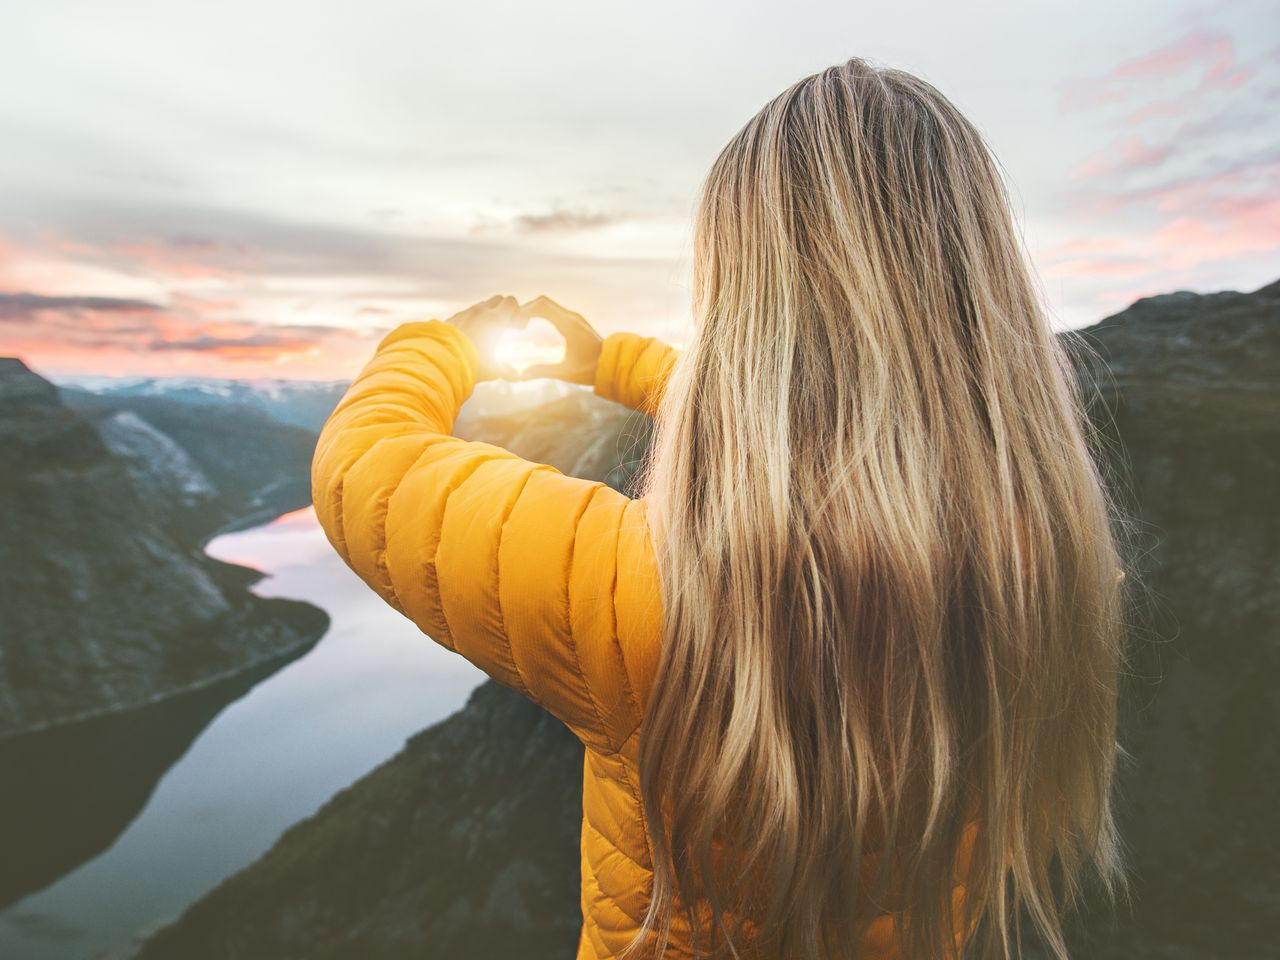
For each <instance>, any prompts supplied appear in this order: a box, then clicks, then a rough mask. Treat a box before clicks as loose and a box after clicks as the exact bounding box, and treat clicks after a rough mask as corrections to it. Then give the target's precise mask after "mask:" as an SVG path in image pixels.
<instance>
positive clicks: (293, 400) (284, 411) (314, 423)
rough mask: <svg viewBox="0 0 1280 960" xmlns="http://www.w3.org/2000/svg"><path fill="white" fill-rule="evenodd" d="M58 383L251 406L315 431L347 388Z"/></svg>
mask: <svg viewBox="0 0 1280 960" xmlns="http://www.w3.org/2000/svg"><path fill="white" fill-rule="evenodd" d="M55 382H56V383H57V385H58V386H59V387H64V388H67V389H69V390H76V391H78V392H80V393H91V394H94V395H96V396H100V397H104V398H107V399H113V400H124V399H133V398H151V399H158V400H167V401H172V402H176V403H182V404H185V405H187V406H195V407H201V406H215V407H219V408H223V407H226V406H227V405H238V406H245V407H252V408H254V409H257V410H259V411H260V412H262V413H265V414H268V415H269V416H271V417H272V418H273V419H275V420H279V421H280V422H281V423H287V424H291V425H293V426H296V427H302V428H303V429H305V430H308V431H310V432H311V433H319V432H320V427H321V425H322V424H323V423H324V421H325V418H326V417H327V416H328V415H329V411H330V410H332V409H333V407H334V404H336V403H337V402H338V399H339V398H340V397H341V396H342V394H343V393H344V392H345V391H346V389H347V382H346V381H338V380H271V379H260V380H221V379H217V378H213V377H101V376H79V375H67V376H61V377H58V378H56V380H55Z"/></svg>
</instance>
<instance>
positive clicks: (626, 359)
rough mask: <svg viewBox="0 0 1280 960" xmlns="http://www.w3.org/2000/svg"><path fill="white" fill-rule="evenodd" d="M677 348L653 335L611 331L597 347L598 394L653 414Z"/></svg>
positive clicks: (596, 380) (673, 363)
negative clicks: (598, 349)
mask: <svg viewBox="0 0 1280 960" xmlns="http://www.w3.org/2000/svg"><path fill="white" fill-rule="evenodd" d="M676 356H677V353H676V350H675V349H674V348H673V347H671V346H669V345H668V344H665V343H663V342H662V341H661V340H658V339H657V338H655V337H643V336H640V335H639V334H636V333H611V334H609V336H607V337H605V338H604V342H603V343H602V344H601V347H600V360H599V362H598V363H597V364H596V375H595V385H594V390H595V393H596V395H597V396H601V397H604V398H605V399H606V400H612V401H614V402H615V403H621V404H622V405H624V406H627V407H630V408H631V409H633V410H642V411H644V412H645V413H648V414H650V415H652V414H653V413H654V412H656V410H657V408H658V404H659V403H660V402H661V400H662V395H663V393H664V391H665V390H666V385H667V380H668V378H669V377H670V375H671V369H672V367H673V366H674V365H675V359H676Z"/></svg>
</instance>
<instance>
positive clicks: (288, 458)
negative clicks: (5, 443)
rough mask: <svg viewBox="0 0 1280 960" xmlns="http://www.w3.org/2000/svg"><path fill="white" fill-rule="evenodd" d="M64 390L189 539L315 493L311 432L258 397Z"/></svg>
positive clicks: (152, 502)
mask: <svg viewBox="0 0 1280 960" xmlns="http://www.w3.org/2000/svg"><path fill="white" fill-rule="evenodd" d="M59 393H60V396H61V398H62V400H63V402H64V403H66V404H67V406H68V407H70V408H71V409H72V410H73V411H75V412H76V413H79V414H80V415H82V416H83V417H85V418H86V419H88V420H89V421H90V422H91V423H92V424H93V426H94V427H95V429H96V430H97V432H98V434H99V435H100V436H101V437H102V440H103V442H104V444H105V445H106V447H107V449H108V450H109V451H110V452H111V453H112V454H114V455H115V456H117V457H119V458H120V459H121V460H123V461H124V463H125V464H126V466H127V467H128V469H129V473H130V476H131V477H132V479H133V481H134V483H135V485H136V486H137V487H138V488H139V490H140V491H141V492H142V493H143V494H144V497H145V499H146V502H147V505H148V508H149V509H150V510H151V512H152V514H153V515H154V516H157V517H160V518H163V520H164V521H165V523H166V524H168V525H169V526H170V527H171V528H173V529H174V530H176V531H177V532H178V534H179V536H181V537H182V538H184V539H187V540H192V541H197V542H203V540H204V539H205V538H207V537H210V536H212V535H213V534H214V533H219V532H223V531H225V530H227V529H232V528H242V527H250V526H255V525H257V524H259V523H263V522H265V521H267V520H270V519H271V518H273V517H277V516H279V515H280V514H282V513H287V512H288V511H290V510H297V509H299V508H301V507H305V506H307V505H309V504H310V503H311V483H310V475H311V453H312V451H313V450H314V449H315V442H316V435H315V433H314V432H311V431H309V430H304V429H302V428H301V427H296V426H291V425H289V424H285V423H281V422H280V421H278V420H275V419H274V418H272V417H271V416H270V415H268V414H267V413H265V412H263V411H262V410H261V409H259V408H258V407H256V406H253V405H251V404H248V403H244V402H239V401H235V402H232V401H226V402H223V403H221V404H219V403H217V402H214V401H213V400H209V401H207V402H204V403H198V404H197V403H188V402H184V401H183V400H180V399H175V398H173V397H169V396H127V395H97V394H92V393H84V392H81V391H78V390H71V389H67V388H65V387H63V388H62V389H61V390H60V391H59Z"/></svg>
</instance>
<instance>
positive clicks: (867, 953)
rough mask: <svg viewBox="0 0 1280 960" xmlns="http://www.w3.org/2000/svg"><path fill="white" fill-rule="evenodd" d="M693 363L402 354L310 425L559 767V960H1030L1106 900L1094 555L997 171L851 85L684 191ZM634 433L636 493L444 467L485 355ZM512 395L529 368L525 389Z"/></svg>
mask: <svg viewBox="0 0 1280 960" xmlns="http://www.w3.org/2000/svg"><path fill="white" fill-rule="evenodd" d="M694 272H695V276H694V281H695V282H694V313H695V317H696V320H697V324H696V328H695V332H694V334H693V337H692V342H691V343H690V344H689V346H688V348H687V349H686V350H685V351H682V352H681V353H680V354H679V355H676V354H674V353H673V352H672V351H671V350H670V349H669V348H668V347H666V346H664V345H663V344H661V343H659V342H657V341H655V340H653V339H652V338H647V337H641V336H638V335H636V334H630V333H616V334H612V335H610V336H608V337H605V338H604V339H603V341H602V340H601V339H600V338H599V336H598V335H596V334H595V332H594V331H593V330H592V329H591V328H590V326H589V324H587V323H586V321H585V320H583V319H582V318H581V317H578V316H577V315H576V314H572V313H570V312H568V311H565V310H564V309H563V308H560V307H558V305H556V304H554V303H551V302H550V301H546V300H545V299H543V300H539V301H535V302H534V303H532V304H528V305H526V306H525V307H520V306H519V305H518V304H516V302H515V301H514V300H512V299H511V298H509V297H507V298H504V297H495V298H493V299H492V300H489V301H486V302H484V303H482V304H477V305H476V306H475V307H472V308H471V309H469V310H466V311H463V312H462V313H461V314H459V315H457V316H455V317H453V318H452V319H451V321H450V322H447V323H445V322H441V321H437V320H431V321H426V322H414V323H408V324H405V325H403V326H401V327H399V328H398V329H396V330H394V331H393V332H392V333H390V334H389V335H388V336H387V337H386V338H385V339H384V340H383V341H382V343H381V344H380V345H379V347H378V349H377V352H376V354H375V356H374V357H373V359H372V360H371V361H370V362H369V364H368V365H367V366H366V367H365V368H364V370H363V371H362V372H361V373H360V375H359V376H358V377H357V378H356V380H355V382H354V383H353V384H352V386H351V388H350V390H349V391H348V392H347V394H346V395H345V397H344V398H343V399H342V401H341V403H340V404H339V405H338V408H337V409H336V410H335V411H334V413H333V415H332V417H331V418H330V420H329V421H328V423H327V424H326V425H325V428H324V431H323V433H322V435H321V438H320V442H319V446H318V448H317V450H316V456H315V464H314V473H313V483H314V491H315V500H316V509H317V513H318V515H319V517H320V522H321V523H322V524H323V526H324V528H325V530H326V532H327V533H328V535H329V538H330V539H331V541H332V542H333V545H334V546H335V547H336V548H337V550H338V552H339V553H340V554H341V555H342V556H343V558H344V559H345V560H346V561H347V562H348V563H349V564H350V565H351V566H352V567H353V568H354V569H355V570H356V571H357V572H358V573H359V574H360V576H362V577H363V578H364V579H365V580H366V581H368V583H369V584H370V585H371V586H373V587H374V589H376V590H377V591H378V592H379V593H380V594H381V595H382V596H383V597H384V598H385V599H386V600H387V602H388V603H390V604H392V605H393V606H395V607H396V608H397V609H398V610H400V611H401V612H402V613H404V614H405V615H406V616H408V617H410V618H411V619H412V620H413V621H414V622H415V623H416V624H417V625H418V626H419V627H421V629H422V630H423V631H424V632H425V633H427V634H428V635H430V636H431V637H432V638H433V639H435V640H436V641H438V642H440V643H442V644H444V645H445V646H447V647H449V648H450V649H452V650H455V651H457V652H458V653H460V654H461V655H462V656H464V657H466V658H467V659H468V660H470V661H472V662H473V663H475V664H477V665H478V666H479V667H480V668H481V669H483V670H484V671H486V672H487V673H488V674H489V675H490V676H492V677H493V678H495V679H496V680H498V681H499V682H501V683H503V684H506V685H507V686H510V687H513V688H514V689H516V690H519V691H521V692H522V693H524V694H526V695H527V696H529V697H530V698H532V699H533V700H534V701H536V702H537V703H539V704H541V705H542V706H543V707H545V708H546V709H547V710H549V711H550V712H551V713H553V714H554V715H555V716H557V717H558V718H560V719H561V720H562V721H563V722H564V723H566V724H567V725H568V726H569V727H570V728H571V729H572V730H573V731H574V733H576V734H577V736H578V737H579V738H580V739H581V740H582V742H583V743H584V744H585V746H586V760H585V775H584V780H583V822H582V909H583V921H584V922H583V931H582V937H581V940H580V945H579V948H578V956H579V957H580V958H585V957H591V958H603V957H620V956H624V955H625V956H635V957H649V956H671V957H677V956H678V957H684V956H695V955H703V956H706V955H711V956H743V957H745V956H752V957H769V958H788V960H792V958H829V957H830V958H835V957H855V956H857V957H904V958H913V960H915V958H920V960H923V958H939V957H950V956H956V955H957V952H958V948H959V947H960V946H961V945H962V944H965V943H966V942H972V944H973V948H974V949H975V950H976V951H977V952H978V953H980V954H981V955H982V956H1008V955H1009V954H1010V952H1011V951H1012V950H1013V949H1014V943H1015V939H1014V938H1015V937H1016V935H1017V933H1018V927H1019V917H1020V916H1021V915H1025V916H1029V917H1030V918H1031V920H1032V921H1033V923H1034V924H1035V926H1036V927H1037V928H1038V931H1039V933H1040V935H1041V936H1042V938H1043V939H1044V940H1045V942H1046V943H1047V944H1048V945H1049V946H1050V948H1051V949H1052V951H1053V952H1054V953H1055V954H1056V955H1057V956H1059V957H1061V956H1065V947H1064V944H1063V939H1062V926H1061V918H1062V916H1063V914H1064V912H1065V910H1066V909H1067V908H1068V907H1069V906H1070V905H1071V904H1072V903H1073V902H1074V901H1075V900H1076V899H1077V897H1078V894H1079V892H1080V890H1081V885H1082V883H1083V882H1084V881H1085V880H1086V879H1088V878H1089V877H1090V876H1093V877H1096V878H1098V879H1100V880H1101V881H1102V888H1103V889H1104V890H1106V891H1108V892H1112V893H1114V892H1115V890H1117V889H1119V888H1120V887H1121V884H1122V880H1123V876H1122V873H1121V864H1120V854H1119V845H1118V841H1117V836H1116V831H1115V827H1114V825H1113V819H1112V813H1111V804H1110V793H1111V782H1112V772H1113V767H1114V764H1115V760H1116V754H1117V749H1118V748H1117V745H1116V742H1115V736H1114V734H1115V708H1116V688H1117V678H1118V674H1119V672H1120V669H1121V659H1122V646H1121V641H1122V628H1121V613H1122V602H1121V593H1120V584H1119V580H1120V578H1121V577H1123V573H1118V571H1119V570H1120V557H1119V553H1118V549H1117V543H1116V540H1115V539H1114V533H1113V529H1112V523H1113V520H1114V517H1113V510H1112V506H1111V502H1110V500H1109V498H1108V496H1107V493H1106V490H1105V487H1104V484H1103V483H1102V481H1101V478H1100V476H1099V473H1098V471H1097V469H1096V468H1095V464H1094V462H1093V460H1092V459H1091V456H1090V452H1089V447H1088V444H1087V440H1088V435H1087V433H1086V428H1085V423H1086V421H1085V420H1084V417H1083V415H1082V410H1081V402H1080V398H1079V396H1078V393H1077V388H1076V386H1075V380H1074V378H1073V373H1072V367H1071V363H1070V361H1069V358H1068V357H1067V356H1065V355H1064V352H1063V348H1062V347H1061V346H1060V344H1059V342H1058V340H1057V338H1055V336H1054V335H1053V334H1052V333H1051V331H1050V327H1049V325H1048V322H1047V319H1046V315H1045V311H1044V308H1043V307H1042V305H1041V303H1040V302H1039V300H1038V299H1037V296H1036V293H1035V289H1034V285H1033V280H1032V277H1031V274H1030V272H1029V270H1028V267H1027V265H1026V263H1025V262H1024V259H1023V256H1022V252H1021V247H1020V245H1019V242H1018V234H1017V232H1016V228H1015V226H1014V224H1013V222H1012V219H1011V216H1010V212H1009V205H1008V200H1007V196H1006V194H1005V192H1004V188H1003V186H1002V182H1001V179H1000V177H999V175H998V172H997V167H996V165H995V163H994V161H993V160H992V158H991V157H990V155H989V153H988V151H987V149H986V148H985V146H984V144H983V141H982V139H981V137H980V136H979V134H978V132H977V131H976V130H975V129H974V127H973V126H972V125H971V124H970V123H969V122H968V121H967V120H965V118H964V117H962V116H961V115H960V114H959V113H958V112H957V110H956V108H955V107H954V106H953V105H952V104H951V103H950V102H949V101H948V100H947V99H946V98H944V97H943V96H942V95H941V94H940V93H939V92H938V91H937V90H935V89H934V88H933V87H931V86H930V85H929V84H927V83H925V82H923V81H921V80H919V79H917V78H916V77H913V76H911V75H910V74H907V73H904V72H901V71H897V70H889V69H882V68H875V67H872V66H870V65H869V64H867V63H866V62H864V61H862V60H858V59H853V60H850V61H848V62H847V63H844V64H841V65H838V66H834V67H831V68H830V69H827V70H825V71H823V72H821V73H819V74H816V75H814V76H812V77H809V78H807V79H805V80H802V81H800V82H798V83H797V84H795V85H794V86H792V87H791V88H789V89H788V90H786V91H785V92H783V93H782V94H781V95H780V96H778V97H777V98H776V99H775V100H773V101H772V102H771V103H769V104H768V105H767V106H766V107H765V108H764V109H763V110H762V111H761V112H760V113H759V114H758V115H757V116H756V117H754V118H753V119H752V120H751V121H750V122H749V123H748V124H747V125H746V126H745V127H744V128H743V129H742V130H741V131H740V132H739V133H738V134H737V135H736V136H735V137H734V138H733V139H732V141H731V142H730V143H729V144H728V146H727V147H725V149H724V151H723V152H722V153H721V154H720V156H719V157H718V158H717V159H716V161H715V164H714V165H713V167H712V169H711V172H710V175H709V176H708V178H707V180H706V183H705V186H704V190H703V193H702V198H701V204H700V208H699V210H698V214H697V221H696V231H695V264H694ZM530 316H543V317H546V318H547V319H549V320H551V321H553V322H554V323H556V324H557V326H559V327H560V329H561V330H562V332H563V333H564V334H565V336H566V342H567V347H566V360H565V363H564V364H562V365H561V366H559V367H557V368H555V369H554V371H550V372H556V373H558V374H559V375H561V376H563V377H565V378H566V379H569V380H572V381H575V382H579V383H584V384H590V385H592V386H593V388H594V391H595V392H596V393H597V394H599V395H600V396H602V397H605V398H608V399H610V400H615V401H618V402H620V403H624V404H626V405H628V406H631V407H634V408H637V409H642V410H646V411H649V412H651V413H654V414H655V415H656V418H657V426H656V438H655V441H654V444H653V447H652V450H651V453H650V456H649V460H648V461H647V467H646V470H645V471H644V473H643V476H642V480H643V484H642V489H641V490H640V491H639V492H640V493H641V494H642V495H641V496H639V497H637V498H636V499H630V498H628V497H626V496H624V495H623V494H622V493H619V492H617V491H615V490H613V489H611V488H609V487H607V486H605V485H604V484H601V483H593V482H587V481H584V480H579V479H575V478H572V477H567V476H563V475H561V474H560V473H559V472H557V471H556V470H555V469H553V468H551V467H549V466H545V465H540V464H535V463H530V462H527V461H525V460H523V459H521V458H519V457H517V456H515V455H514V454H512V453H509V452H507V451H505V450H503V449H501V448H499V447H495V446H491V445H489V444H485V443H469V442H464V441H462V440H460V439H456V438H453V437H451V436H450V430H451V427H452V424H453V418H454V415H455V414H456V412H457V411H458V408H459V407H460V406H461V404H462V403H463V401H464V400H466V399H467V397H468V395H469V394H470V393H471V391H472V388H473V385H474V384H475V382H476V381H477V380H478V379H483V378H486V377H494V376H498V375H501V374H502V372H503V371H501V370H499V369H498V368H497V367H496V366H495V365H494V362H493V360H492V356H491V354H490V352H489V348H490V347H491V345H492V343H493V341H494V339H495V338H496V337H497V336H498V335H499V334H500V333H501V332H502V330H503V329H504V328H505V327H508V326H511V325H518V324H521V323H525V322H527V320H528V318H529V317H530ZM538 372H539V373H547V372H549V371H547V370H540V371H538Z"/></svg>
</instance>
